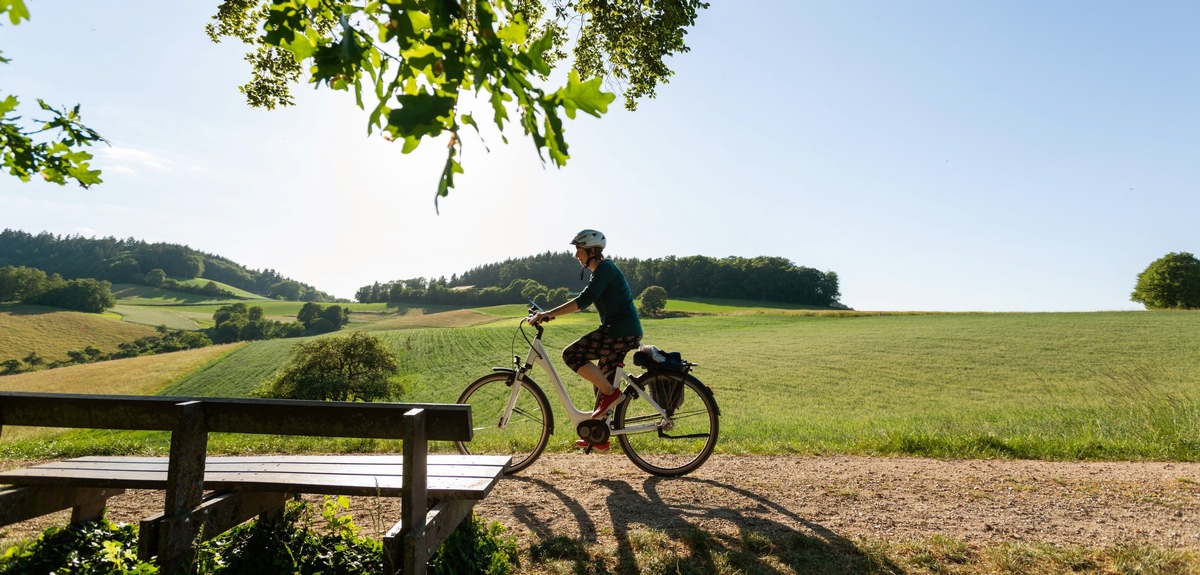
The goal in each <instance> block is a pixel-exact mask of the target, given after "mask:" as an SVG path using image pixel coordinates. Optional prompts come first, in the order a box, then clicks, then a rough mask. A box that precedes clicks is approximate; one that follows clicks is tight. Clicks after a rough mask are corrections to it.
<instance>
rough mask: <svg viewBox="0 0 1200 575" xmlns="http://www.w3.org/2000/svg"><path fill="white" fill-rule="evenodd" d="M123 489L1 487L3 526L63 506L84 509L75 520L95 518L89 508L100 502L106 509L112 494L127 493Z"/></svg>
mask: <svg viewBox="0 0 1200 575" xmlns="http://www.w3.org/2000/svg"><path fill="white" fill-rule="evenodd" d="M124 492H125V490H124V489H111V488H101V489H97V488H89V487H64V486H46V487H34V486H22V487H9V488H6V489H0V525H11V524H13V523H16V522H18V521H24V520H26V519H32V518H34V517H40V516H42V515H45V514H47V513H54V512H55V511H62V510H63V509H72V508H82V510H81V511H80V512H78V513H72V521H73V522H74V521H77V520H87V519H94V517H89V516H88V515H90V514H89V513H88V511H91V510H94V509H95V508H96V506H97V505H98V506H99V508H100V509H103V508H104V503H105V502H106V501H107V500H108V498H109V497H113V496H114V495H120V494H122V493H124Z"/></svg>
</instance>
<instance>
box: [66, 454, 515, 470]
mask: <svg viewBox="0 0 1200 575" xmlns="http://www.w3.org/2000/svg"><path fill="white" fill-rule="evenodd" d="M166 460H167V458H166V457H154V456H133V455H89V456H85V457H76V458H73V459H68V460H65V461H97V462H102V461H128V462H136V463H153V462H160V461H162V462H165V461H166ZM510 460H511V458H510V457H509V456H507V455H459V454H445V453H436V454H435V453H431V454H429V459H428V462H429V465H430V466H434V465H485V466H500V467H503V466H505V465H508V463H509V462H510ZM227 461H237V462H247V463H264V462H276V461H278V462H289V463H297V462H306V461H309V462H313V463H335V464H355V463H374V464H392V465H401V464H402V463H404V457H403V456H402V455H322V454H300V455H211V456H209V457H208V459H207V462H208V464H210V465H211V464H213V463H222V462H227Z"/></svg>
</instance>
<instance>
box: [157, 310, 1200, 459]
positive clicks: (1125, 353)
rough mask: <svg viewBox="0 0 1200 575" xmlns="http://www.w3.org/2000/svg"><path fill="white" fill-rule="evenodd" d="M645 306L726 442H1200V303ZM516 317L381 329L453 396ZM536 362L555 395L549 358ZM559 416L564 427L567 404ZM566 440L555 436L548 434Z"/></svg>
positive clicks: (1017, 453) (497, 357)
mask: <svg viewBox="0 0 1200 575" xmlns="http://www.w3.org/2000/svg"><path fill="white" fill-rule="evenodd" d="M594 321H595V316H589V315H588V314H577V315H575V316H572V317H569V318H562V319H560V320H558V321H556V322H555V323H554V324H551V327H550V328H549V329H548V330H547V336H546V346H547V348H548V349H549V350H551V353H552V358H553V359H554V361H555V362H556V364H557V365H558V370H559V372H560V373H565V372H566V370H565V368H564V367H563V366H562V365H561V361H560V360H559V358H558V354H557V352H558V350H560V349H562V348H563V347H564V346H565V345H566V344H568V343H570V342H571V341H572V340H573V339H574V338H576V337H578V336H579V335H582V334H583V333H585V332H586V331H588V330H589V329H591V328H592V322H594ZM645 323H646V331H647V334H648V335H647V338H646V340H645V341H646V343H653V344H656V345H659V346H660V347H662V348H664V349H670V350H680V351H683V352H685V357H687V358H688V359H689V360H691V361H695V362H698V363H700V364H701V365H700V367H699V368H697V370H696V372H695V373H696V375H697V376H698V377H700V378H701V379H702V380H703V381H705V382H706V383H707V384H709V385H710V386H711V387H712V388H713V389H714V391H715V392H716V395H717V398H718V400H719V401H720V403H721V406H722V409H723V414H722V415H723V417H722V442H721V444H720V446H719V449H720V450H721V451H724V452H734V453H741V452H753V453H885V454H921V455H934V456H956V457H961V456H983V457H995V456H1000V457H1029V458H1051V459H1071V458H1087V459H1114V458H1157V459H1190V460H1195V459H1196V458H1197V457H1200V444H1198V442H1197V439H1196V437H1200V417H1197V416H1200V392H1197V391H1196V390H1195V386H1194V382H1195V381H1197V380H1200V357H1198V356H1197V355H1196V354H1195V353H1194V352H1193V350H1195V349H1196V348H1197V346H1200V314H1196V313H1186V312H1180V313H1154V314H1151V313H1139V312H1125V313H1084V314H936V315H882V316H881V315H874V316H864V317H856V316H841V315H828V316H825V315H819V316H813V317H806V316H796V317H793V316H787V315H738V316H705V317H691V318H674V319H665V320H647V321H646V322H645ZM514 325H515V322H514V321H512V320H511V319H510V320H507V321H501V322H498V323H494V324H488V325H484V326H481V327H474V328H470V329H413V330H396V331H382V332H376V335H378V336H380V337H382V338H383V339H384V340H385V341H386V342H387V343H388V345H389V346H391V347H392V348H393V349H395V350H396V351H397V354H398V356H399V357H400V363H401V369H402V373H401V375H400V378H401V379H402V381H403V382H404V384H405V386H406V387H407V388H408V390H409V394H408V396H407V397H406V400H410V401H435V402H448V401H454V400H455V398H456V397H457V396H458V393H459V392H460V391H461V390H462V388H463V387H464V386H465V385H466V384H467V383H468V382H470V381H471V380H473V379H475V378H476V377H479V376H481V375H484V374H486V373H488V371H489V367H491V366H502V365H509V364H510V363H511V359H510V358H511V356H512V355H513V354H514V353H516V354H521V355H523V354H524V350H523V349H521V343H522V342H521V340H519V339H518V340H516V341H515V342H514V330H513V326H514ZM282 345H284V344H282V343H269V342H263V343H255V344H250V345H249V346H247V348H246V349H245V350H244V351H243V352H242V353H243V354H244V355H241V356H230V358H229V359H228V360H227V361H224V362H219V363H217V364H215V365H213V366H212V367H211V368H210V369H208V370H206V371H205V372H204V373H203V374H196V375H193V376H190V377H186V378H183V379H181V380H180V381H179V382H178V384H177V386H176V387H175V389H177V392H178V393H184V394H196V395H203V394H205V393H206V390H208V389H210V388H212V389H219V390H220V393H236V392H237V391H236V390H238V389H241V390H243V391H242V392H241V393H245V392H246V391H248V390H249V389H251V388H252V387H254V386H256V385H257V384H258V383H260V382H261V380H258V381H254V382H250V381H246V380H245V377H246V376H245V373H244V372H245V370H247V369H253V370H256V371H257V373H259V374H261V375H260V377H261V376H267V375H268V374H269V372H273V371H274V369H276V368H278V367H279V366H281V365H282V364H283V362H284V360H285V359H286V358H284V357H281V356H280V354H279V351H280V350H279V349H276V347H275V346H282ZM514 345H515V347H514ZM238 357H244V358H245V360H244V361H235V360H237V359H238ZM534 378H535V380H537V381H538V382H539V383H541V384H542V386H543V388H545V389H546V391H547V393H548V394H549V395H551V396H553V393H552V391H551V389H550V387H549V382H548V380H547V377H546V376H545V375H544V374H541V373H537V374H535V375H534ZM566 379H567V385H568V389H569V390H570V393H571V394H572V396H573V397H574V398H575V401H576V402H577V403H578V404H585V403H587V402H588V401H589V399H588V388H587V387H586V386H585V385H583V384H582V381H581V380H580V379H579V378H577V377H576V376H574V375H567V376H566ZM552 401H553V399H552ZM557 411H558V412H559V413H561V411H562V410H561V409H559V410H557ZM560 419H562V418H561V417H560ZM559 425H560V429H569V428H568V427H567V426H566V423H565V420H562V421H560V422H559ZM560 433H561V434H562V435H563V436H565V435H566V432H565V431H562V432H560ZM567 443H568V442H566V441H565V440H563V441H558V440H556V441H555V442H554V443H553V444H552V449H561V448H564V446H565V445H567ZM560 444H562V445H560Z"/></svg>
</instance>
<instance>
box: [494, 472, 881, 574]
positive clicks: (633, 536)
mask: <svg viewBox="0 0 1200 575" xmlns="http://www.w3.org/2000/svg"><path fill="white" fill-rule="evenodd" d="M508 480H509V481H514V482H519V483H523V484H525V487H528V488H535V489H538V490H540V491H541V492H543V493H545V494H546V499H545V500H542V501H539V502H537V503H536V504H535V505H533V506H530V505H524V504H522V505H517V506H515V507H514V508H513V509H512V514H513V516H514V517H515V518H516V520H517V521H518V522H519V523H520V526H521V527H524V528H526V529H528V530H529V532H530V533H532V534H533V536H534V538H535V540H534V541H533V542H532V543H531V545H530V555H531V558H532V559H533V560H534V561H558V562H562V561H565V562H568V563H569V564H570V566H571V567H570V568H571V570H572V571H573V572H574V573H576V574H580V575H584V574H593V573H617V574H623V575H624V574H628V575H634V574H640V573H645V572H651V573H655V572H668V573H675V572H678V573H750V574H754V573H765V574H771V573H781V574H782V573H811V574H816V575H825V574H829V575H832V574H835V573H836V574H847V573H849V574H855V573H892V574H902V573H903V571H902V570H901V569H900V567H899V566H897V565H895V564H894V563H892V562H890V561H889V560H888V559H887V557H886V556H883V555H882V554H880V553H877V552H873V551H872V550H871V549H863V548H859V547H858V545H856V544H855V543H854V542H853V541H851V540H849V539H847V538H845V537H842V536H840V535H838V534H837V533H835V532H833V531H832V530H830V529H828V528H827V527H825V526H824V525H821V524H820V523H817V522H814V521H811V520H809V519H806V518H804V517H801V516H799V515H798V514H796V513H795V512H793V511H791V510H789V509H786V508H784V507H783V506H780V505H778V504H776V503H774V502H773V501H771V499H770V497H769V496H767V495H764V494H760V493H755V492H753V491H750V490H748V489H744V488H741V487H736V486H732V485H728V484H725V483H721V482H718V481H713V480H707V479H691V478H676V479H665V478H659V477H651V478H648V479H645V480H644V481H642V482H640V484H636V483H635V484H631V483H629V482H627V481H624V480H618V479H596V480H590V483H591V484H592V485H593V486H595V489H601V490H606V491H607V493H606V494H605V495H603V498H604V505H603V506H602V508H599V509H597V507H596V505H593V506H592V511H591V513H592V514H597V515H596V516H595V517H593V515H592V514H589V510H588V509H587V507H586V506H585V505H584V504H583V503H581V502H580V501H578V500H576V499H575V498H573V497H572V496H570V495H568V494H567V493H564V492H563V491H562V490H560V489H558V488H556V487H555V486H554V485H552V484H550V483H548V482H546V481H543V480H540V479H534V478H523V477H511V478H509V479H508ZM585 481H588V480H585ZM598 514H606V515H608V517H609V518H610V519H611V525H612V537H613V538H614V539H615V542H616V551H615V552H616V555H615V557H612V558H611V561H608V560H606V559H608V558H606V557H605V556H603V555H599V556H595V555H592V553H594V552H595V548H594V547H590V544H591V543H592V541H593V540H594V539H595V537H594V536H593V534H597V533H598V531H604V530H606V529H607V522H606V521H604V518H603V517H601V516H600V515H598ZM772 517H774V518H772ZM779 517H783V518H786V522H785V521H784V520H779V519H778V518H779ZM559 521H568V522H571V523H574V527H576V528H577V529H578V531H577V532H578V533H579V536H573V535H566V534H564V533H567V532H569V531H570V530H569V529H564V528H563V526H562V525H561V524H560V525H559V526H558V527H555V526H553V525H552V523H554V522H559ZM598 525H599V526H600V527H599V529H598ZM730 526H735V527H734V528H730ZM510 527H517V526H516V525H510ZM600 534H601V535H607V533H600ZM589 549H591V551H589ZM612 561H615V565H614V564H613V563H612ZM656 564H657V565H656Z"/></svg>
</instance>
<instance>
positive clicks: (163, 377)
mask: <svg viewBox="0 0 1200 575" xmlns="http://www.w3.org/2000/svg"><path fill="white" fill-rule="evenodd" d="M241 345H244V344H242V343H231V344H226V345H215V346H211V347H205V348H200V349H191V350H187V351H177V352H175V353H164V354H160V355H144V356H141V357H131V358H128V359H118V360H113V361H102V362H98V363H88V364H84V365H74V366H71V367H60V368H58V369H45V370H41V371H34V372H30V373H22V374H18V375H9V376H5V377H0V390H2V391H36V392H45V393H95V394H114V395H151V394H153V393H155V392H157V391H158V390H160V389H162V388H163V387H165V386H166V385H167V384H168V383H171V382H173V381H175V380H177V379H179V378H181V377H183V376H185V375H187V374H189V373H191V372H193V371H196V370H197V369H200V368H202V367H203V366H204V365H206V364H208V363H210V362H213V361H215V360H217V359H219V358H221V357H222V356H224V355H225V354H227V353H229V352H230V351H233V350H234V349H236V348H237V347H239V346H241ZM58 431H59V430H53V429H47V428H27V427H15V426H5V427H4V431H3V436H2V437H3V439H4V440H12V439H25V438H29V437H35V436H38V437H40V436H45V435H52V434H54V433H57V432H58Z"/></svg>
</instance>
